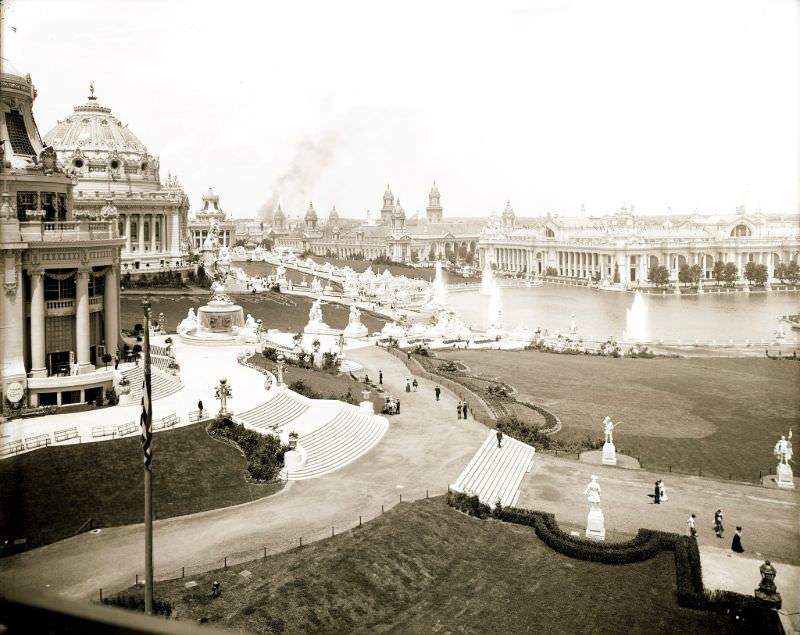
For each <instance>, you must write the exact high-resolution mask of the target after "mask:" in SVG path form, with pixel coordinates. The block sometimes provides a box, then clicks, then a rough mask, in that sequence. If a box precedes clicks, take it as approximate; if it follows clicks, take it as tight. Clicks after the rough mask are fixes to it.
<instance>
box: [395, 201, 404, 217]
mask: <svg viewBox="0 0 800 635" xmlns="http://www.w3.org/2000/svg"><path fill="white" fill-rule="evenodd" d="M405 217H406V213H405V211H404V210H403V206H402V205H400V199H399V198H398V199H397V204H396V205H395V206H394V209H393V210H392V218H405Z"/></svg>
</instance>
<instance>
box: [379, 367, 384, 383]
mask: <svg viewBox="0 0 800 635" xmlns="http://www.w3.org/2000/svg"><path fill="white" fill-rule="evenodd" d="M378 383H379V384H381V385H382V384H383V371H382V370H381V369H380V368H379V369H378Z"/></svg>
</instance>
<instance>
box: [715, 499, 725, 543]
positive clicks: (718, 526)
mask: <svg viewBox="0 0 800 635" xmlns="http://www.w3.org/2000/svg"><path fill="white" fill-rule="evenodd" d="M724 531H725V527H723V526H722V508H721V507H720V508H719V509H718V510H717V511H715V512H714V533H715V534H717V538H722V534H723V532H724Z"/></svg>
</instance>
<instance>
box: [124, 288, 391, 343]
mask: <svg viewBox="0 0 800 635" xmlns="http://www.w3.org/2000/svg"><path fill="white" fill-rule="evenodd" d="M230 297H231V299H232V300H233V301H234V302H236V304H239V305H240V306H241V307H242V309H243V310H244V314H245V317H247V314H248V313H250V314H251V315H252V316H253V317H254V318H256V319H261V320H263V323H264V328H267V329H279V330H281V331H290V332H296V331H298V330H302V329H303V326H304V325H305V324H306V323H307V322H308V310H309V309H310V308H311V304H312V301H311V300H310V299H309V298H306V297H302V296H292V295H285V294H281V293H275V292H267V293H259V294H232V295H231V296H230ZM209 299H210V295H209V296H208V297H204V296H186V295H157V294H154V295H152V296H150V303H151V305H152V307H153V315H154V316H158V314H159V313H163V314H164V317H165V322H166V326H167V331H169V332H171V333H174V332H175V329H176V328H177V327H178V324H180V323H181V321H182V320H183V319H184V318H185V317H186V314H187V313H188V311H189V308H190V307H194V309H195V310H197V307H199V306H202V305H203V304H205V303H206V302H208V300H209ZM120 310H121V313H122V317H121V324H122V328H127V329H132V328H133V326H134V324H141V323H142V321H143V317H142V296H140V295H139V296H134V295H123V296H122V297H121V299H120ZM322 312H323V318H324V320H325V322H326V323H327V324H328V325H329V326H332V327H333V328H338V329H343V328H344V327H345V326H347V323H348V319H349V317H350V308H349V307H347V306H344V305H341V304H337V303H334V302H331V303H327V304H325V305H324V307H323V309H322ZM361 321H362V322H363V323H364V326H366V327H367V328H368V329H369V331H370V333H372V332H375V331H380V330H381V329H382V328H383V325H384V324H385V323H386V320H385V319H384V318H380V317H377V316H375V315H373V314H371V313H370V312H369V311H362V312H361Z"/></svg>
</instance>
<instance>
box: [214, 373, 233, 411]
mask: <svg viewBox="0 0 800 635" xmlns="http://www.w3.org/2000/svg"><path fill="white" fill-rule="evenodd" d="M214 396H215V397H216V398H217V399H219V414H220V416H221V417H224V416H225V415H227V414H228V408H227V406H228V398H229V397H231V396H233V392H232V391H231V387H230V385H228V380H227V379H224V378H223V379H220V380H219V386H217V387H216V389H215V390H214Z"/></svg>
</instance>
